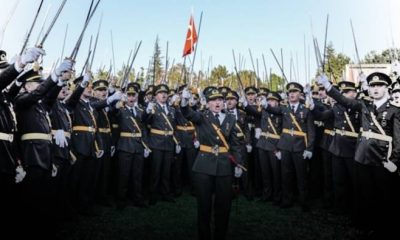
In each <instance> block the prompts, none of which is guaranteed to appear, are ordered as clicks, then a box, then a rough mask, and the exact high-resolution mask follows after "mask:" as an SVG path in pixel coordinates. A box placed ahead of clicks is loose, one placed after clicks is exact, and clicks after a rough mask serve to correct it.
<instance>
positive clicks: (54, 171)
mask: <svg viewBox="0 0 400 240" xmlns="http://www.w3.org/2000/svg"><path fill="white" fill-rule="evenodd" d="M57 172H58V169H57V166H56V165H54V164H53V169H51V176H52V177H56V176H57Z"/></svg>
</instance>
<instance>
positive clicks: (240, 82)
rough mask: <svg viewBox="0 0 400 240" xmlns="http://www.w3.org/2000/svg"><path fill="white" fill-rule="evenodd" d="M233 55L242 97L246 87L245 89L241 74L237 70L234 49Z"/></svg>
mask: <svg viewBox="0 0 400 240" xmlns="http://www.w3.org/2000/svg"><path fill="white" fill-rule="evenodd" d="M232 55H233V63H234V64H235V72H236V77H237V79H238V81H239V86H240V88H241V93H242V96H243V95H244V87H243V83H242V80H241V79H240V74H239V72H238V70H237V65H236V57H235V51H234V50H233V49H232Z"/></svg>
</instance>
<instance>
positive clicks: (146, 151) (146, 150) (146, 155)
mask: <svg viewBox="0 0 400 240" xmlns="http://www.w3.org/2000/svg"><path fill="white" fill-rule="evenodd" d="M149 156H150V150H149V149H147V148H145V149H144V158H148V157H149Z"/></svg>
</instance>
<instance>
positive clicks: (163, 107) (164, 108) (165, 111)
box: [162, 105, 168, 114]
mask: <svg viewBox="0 0 400 240" xmlns="http://www.w3.org/2000/svg"><path fill="white" fill-rule="evenodd" d="M162 109H163V110H164V113H165V114H168V112H167V108H166V107H165V105H163V106H162Z"/></svg>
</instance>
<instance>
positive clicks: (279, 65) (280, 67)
mask: <svg viewBox="0 0 400 240" xmlns="http://www.w3.org/2000/svg"><path fill="white" fill-rule="evenodd" d="M270 51H271V53H272V56H273V57H274V59H275V61H276V63H277V64H278V67H279V69H280V70H281V72H282V76H283V78H284V79H285V81H286V82H287V77H286V75H285V72H284V71H283V67H282V66H281V64H280V63H279V61H278V58H277V57H276V55H275V53H274V50H272V48H270Z"/></svg>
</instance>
